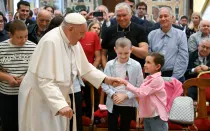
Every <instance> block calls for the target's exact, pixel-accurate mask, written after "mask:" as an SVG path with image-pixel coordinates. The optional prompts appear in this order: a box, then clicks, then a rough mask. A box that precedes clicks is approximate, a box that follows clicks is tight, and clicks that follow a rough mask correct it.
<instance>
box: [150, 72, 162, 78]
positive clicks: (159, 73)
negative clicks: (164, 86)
mask: <svg viewBox="0 0 210 131" xmlns="http://www.w3.org/2000/svg"><path fill="white" fill-rule="evenodd" d="M159 76H161V72H160V71H159V72H157V73H155V74H152V75H149V77H152V78H156V77H159Z"/></svg>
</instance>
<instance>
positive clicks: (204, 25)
mask: <svg viewBox="0 0 210 131" xmlns="http://www.w3.org/2000/svg"><path fill="white" fill-rule="evenodd" d="M209 27H210V22H209V21H202V23H201V27H200V31H201V32H202V33H203V34H206V35H208V34H209Z"/></svg>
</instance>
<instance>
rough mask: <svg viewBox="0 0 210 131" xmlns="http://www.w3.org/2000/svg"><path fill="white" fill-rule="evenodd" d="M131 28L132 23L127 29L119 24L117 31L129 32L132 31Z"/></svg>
mask: <svg viewBox="0 0 210 131" xmlns="http://www.w3.org/2000/svg"><path fill="white" fill-rule="evenodd" d="M130 26H131V22H130V23H129V24H128V26H127V27H126V28H122V27H121V26H120V25H119V24H118V26H117V31H119V32H129V31H130V28H131V27H130Z"/></svg>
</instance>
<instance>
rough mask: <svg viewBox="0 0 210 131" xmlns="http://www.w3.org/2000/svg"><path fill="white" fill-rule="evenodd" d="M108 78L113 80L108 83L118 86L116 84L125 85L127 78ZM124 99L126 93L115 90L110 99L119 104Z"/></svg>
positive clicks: (126, 97)
mask: <svg viewBox="0 0 210 131" xmlns="http://www.w3.org/2000/svg"><path fill="white" fill-rule="evenodd" d="M110 79H113V80H114V82H113V83H110V84H109V85H112V86H113V87H118V86H121V85H124V86H127V84H128V82H127V80H124V79H121V78H112V77H110ZM105 83H106V82H105ZM107 84H108V83H107ZM126 99H128V95H127V94H125V93H120V92H117V93H115V94H113V95H112V100H113V102H114V103H115V104H121V103H122V102H123V101H124V100H126Z"/></svg>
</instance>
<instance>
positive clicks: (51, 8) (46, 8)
mask: <svg viewBox="0 0 210 131" xmlns="http://www.w3.org/2000/svg"><path fill="white" fill-rule="evenodd" d="M48 7H50V8H51V9H52V12H53V14H54V10H55V9H54V7H52V6H50V5H46V6H45V7H44V9H45V10H46V9H47V8H48Z"/></svg>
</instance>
